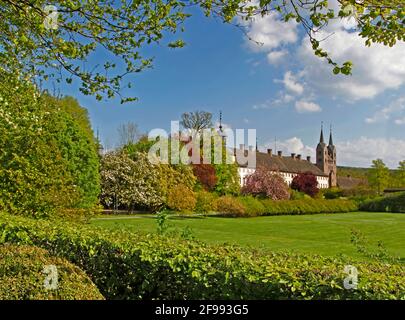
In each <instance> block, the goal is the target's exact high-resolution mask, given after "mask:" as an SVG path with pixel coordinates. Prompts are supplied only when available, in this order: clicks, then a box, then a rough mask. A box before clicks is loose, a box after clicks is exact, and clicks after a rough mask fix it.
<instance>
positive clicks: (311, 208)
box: [261, 199, 358, 216]
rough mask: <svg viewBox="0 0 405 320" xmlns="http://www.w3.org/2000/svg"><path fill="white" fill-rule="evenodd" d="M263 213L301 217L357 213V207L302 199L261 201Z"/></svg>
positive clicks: (345, 201)
mask: <svg viewBox="0 0 405 320" xmlns="http://www.w3.org/2000/svg"><path fill="white" fill-rule="evenodd" d="M261 202H262V204H263V205H264V206H265V212H264V214H262V215H265V216H270V215H301V214H316V213H345V212H354V211H358V205H357V204H356V202H354V201H351V200H343V199H334V200H323V199H303V200H280V201H273V200H262V201H261Z"/></svg>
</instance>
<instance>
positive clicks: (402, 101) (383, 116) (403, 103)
mask: <svg viewBox="0 0 405 320" xmlns="http://www.w3.org/2000/svg"><path fill="white" fill-rule="evenodd" d="M403 115H405V96H403V97H400V98H398V99H396V100H394V101H392V102H391V103H390V104H389V105H388V106H386V107H384V108H382V109H380V110H378V111H377V112H375V113H374V114H373V115H372V116H371V117H368V118H366V119H365V122H366V123H369V124H373V123H378V122H384V121H387V120H390V119H392V118H394V122H395V123H396V124H402V120H403V119H402V118H400V117H402V116H403ZM404 119H405V118H404Z"/></svg>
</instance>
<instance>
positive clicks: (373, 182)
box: [367, 159, 390, 194]
mask: <svg viewBox="0 0 405 320" xmlns="http://www.w3.org/2000/svg"><path fill="white" fill-rule="evenodd" d="M367 178H368V183H369V185H370V186H371V187H372V188H374V189H375V190H376V191H377V192H378V193H379V194H380V193H381V192H383V191H384V189H385V188H386V187H387V186H388V185H389V179H390V171H389V169H388V168H387V166H386V165H385V163H384V162H383V161H382V160H381V159H377V160H373V162H372V166H371V169H370V170H369V172H368V175H367Z"/></svg>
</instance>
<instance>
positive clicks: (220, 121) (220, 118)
mask: <svg viewBox="0 0 405 320" xmlns="http://www.w3.org/2000/svg"><path fill="white" fill-rule="evenodd" d="M219 131H220V132H222V131H223V129H222V111H220V112H219Z"/></svg>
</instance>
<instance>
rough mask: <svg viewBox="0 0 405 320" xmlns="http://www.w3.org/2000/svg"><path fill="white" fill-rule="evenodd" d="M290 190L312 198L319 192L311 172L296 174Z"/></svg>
mask: <svg viewBox="0 0 405 320" xmlns="http://www.w3.org/2000/svg"><path fill="white" fill-rule="evenodd" d="M291 189H293V190H297V191H299V192H304V193H306V194H307V195H309V196H311V197H314V196H315V195H316V194H317V193H318V192H319V189H318V181H317V180H316V176H315V175H314V174H313V173H311V172H304V173H299V174H297V175H296V176H295V177H294V178H293V180H292V182H291Z"/></svg>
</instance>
